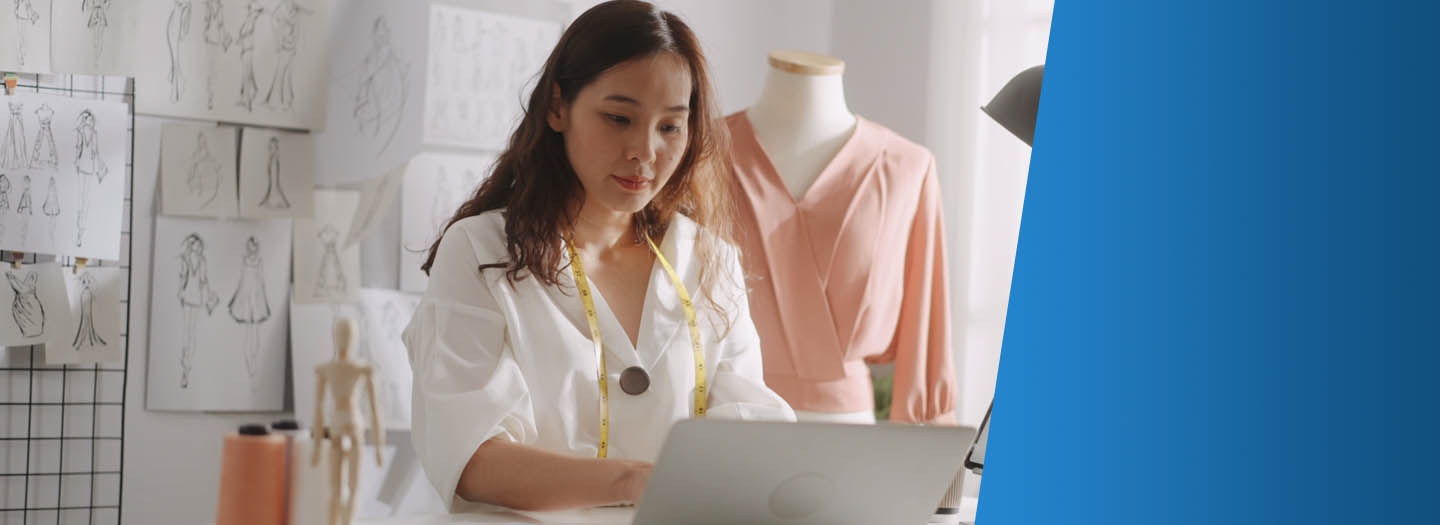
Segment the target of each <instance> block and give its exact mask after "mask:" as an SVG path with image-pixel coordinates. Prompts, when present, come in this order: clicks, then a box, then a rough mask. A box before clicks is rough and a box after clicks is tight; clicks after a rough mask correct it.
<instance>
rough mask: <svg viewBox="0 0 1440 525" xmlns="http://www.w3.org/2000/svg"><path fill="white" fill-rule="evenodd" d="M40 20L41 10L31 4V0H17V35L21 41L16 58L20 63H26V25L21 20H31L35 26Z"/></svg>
mask: <svg viewBox="0 0 1440 525" xmlns="http://www.w3.org/2000/svg"><path fill="white" fill-rule="evenodd" d="M39 21H40V12H39V11H36V10H35V6H33V5H31V4H30V0H15V36H16V37H18V39H19V43H18V44H17V47H16V48H15V60H16V62H18V63H19V64H20V65H22V66H23V65H25V33H27V31H25V26H23V25H21V22H30V25H32V26H34V25H37V23H38V22H39Z"/></svg>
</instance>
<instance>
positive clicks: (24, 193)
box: [15, 175, 35, 246]
mask: <svg viewBox="0 0 1440 525" xmlns="http://www.w3.org/2000/svg"><path fill="white" fill-rule="evenodd" d="M20 180H21V181H23V182H24V183H25V189H24V190H21V191H20V202H18V203H16V204H15V214H16V215H19V216H20V246H25V240H26V239H27V238H28V237H29V236H30V217H32V216H34V215H35V210H32V209H30V176H29V175H26V176H24V177H23V178H21V179H20Z"/></svg>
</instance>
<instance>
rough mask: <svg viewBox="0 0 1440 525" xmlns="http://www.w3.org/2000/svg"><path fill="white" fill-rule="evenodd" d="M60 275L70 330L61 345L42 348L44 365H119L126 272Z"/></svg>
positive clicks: (93, 269) (87, 271) (94, 270)
mask: <svg viewBox="0 0 1440 525" xmlns="http://www.w3.org/2000/svg"><path fill="white" fill-rule="evenodd" d="M63 273H64V275H65V286H66V289H67V290H68V297H69V299H70V305H69V306H70V315H71V318H72V319H74V327H73V328H72V329H71V330H70V331H69V332H68V333H67V334H66V341H65V342H64V343H63V344H48V345H45V364H47V365H54V364H84V363H123V362H124V361H125V339H124V337H122V336H121V334H122V333H123V332H124V318H125V293H126V289H125V288H126V286H127V285H129V282H128V280H127V279H126V276H127V275H126V271H125V270H124V269H122V268H118V267H106V268H97V267H89V268H85V269H83V270H73V271H72V270H63Z"/></svg>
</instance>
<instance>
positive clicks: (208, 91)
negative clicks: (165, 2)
mask: <svg viewBox="0 0 1440 525" xmlns="http://www.w3.org/2000/svg"><path fill="white" fill-rule="evenodd" d="M185 10H186V13H189V7H188V6H187V7H186V9H185ZM172 14H173V11H172ZM201 36H202V37H204V39H205V44H206V45H208V46H210V47H211V50H210V56H208V57H205V58H206V60H205V64H206V66H207V67H206V71H205V74H206V77H205V107H206V109H215V82H216V80H215V76H216V75H217V74H218V73H219V71H217V70H218V68H219V67H220V63H221V62H223V61H224V59H223V58H222V57H223V55H225V54H227V53H229V52H230V43H231V42H232V41H233V37H231V36H230V33H229V32H228V31H226V30H225V3H224V2H222V1H221V0H205V32H204V33H203V34H201ZM214 48H219V49H220V53H219V54H220V55H221V56H216V53H215V49H214Z"/></svg>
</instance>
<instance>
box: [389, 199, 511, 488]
mask: <svg viewBox="0 0 1440 525" xmlns="http://www.w3.org/2000/svg"><path fill="white" fill-rule="evenodd" d="M479 265H480V261H479V257H478V256H477V254H476V250H475V242H474V241H473V240H472V239H471V238H470V236H469V235H468V233H467V231H466V229H465V228H463V227H458V225H457V226H455V227H451V228H450V230H449V232H447V233H446V234H445V236H444V238H443V239H442V240H441V242H440V250H439V253H438V254H436V257H435V263H434V265H433V266H432V267H431V269H430V281H429V285H428V288H427V289H426V291H425V295H424V297H423V298H422V299H421V301H420V305H419V307H418V308H417V309H416V311H415V316H414V317H413V318H412V319H411V320H410V325H409V326H407V327H406V328H405V333H404V340H405V347H406V349H407V350H408V352H409V354H410V365H411V368H412V369H413V372H414V393H413V396H412V423H411V427H412V428H411V433H412V439H413V442H414V446H415V451H416V452H417V453H418V455H419V456H420V461H421V466H422V467H424V469H425V475H426V476H427V477H428V478H429V480H430V483H431V484H432V485H434V486H435V489H436V490H437V491H438V492H439V494H440V495H441V499H442V500H443V501H445V502H446V506H447V508H453V507H454V506H455V504H456V503H457V502H456V500H457V499H458V496H456V495H455V487H456V485H457V484H458V482H459V480H460V473H461V472H462V471H463V470H464V468H465V465H466V463H467V462H469V460H470V457H471V456H472V455H474V453H475V450H476V449H477V448H479V446H480V444H482V443H484V442H485V441H487V440H489V439H491V438H497V439H505V440H508V441H513V442H517V443H530V442H533V441H534V439H535V436H536V432H535V415H534V409H533V408H532V406H531V402H530V392H529V389H528V388H527V387H526V385H525V378H524V376H523V375H522V374H521V371H520V367H519V365H517V364H516V362H515V357H514V355H513V354H512V353H511V350H510V349H509V348H508V347H507V345H505V329H506V328H505V327H506V325H505V319H504V316H503V315H502V314H501V312H500V309H499V306H498V302H497V301H496V299H495V296H494V295H493V294H492V292H491V291H490V288H489V287H488V286H487V285H486V283H485V282H484V281H483V280H482V279H481V275H480V271H479Z"/></svg>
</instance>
